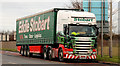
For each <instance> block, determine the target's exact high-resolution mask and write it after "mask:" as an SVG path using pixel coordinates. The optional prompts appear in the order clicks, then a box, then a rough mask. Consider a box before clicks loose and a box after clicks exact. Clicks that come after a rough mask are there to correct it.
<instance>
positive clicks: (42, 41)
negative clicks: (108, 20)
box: [16, 8, 98, 61]
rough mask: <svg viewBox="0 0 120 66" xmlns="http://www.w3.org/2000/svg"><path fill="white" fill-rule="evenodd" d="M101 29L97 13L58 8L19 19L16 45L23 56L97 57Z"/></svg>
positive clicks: (50, 57) (51, 57) (49, 57)
mask: <svg viewBox="0 0 120 66" xmlns="http://www.w3.org/2000/svg"><path fill="white" fill-rule="evenodd" d="M97 35H98V29H97V24H96V17H95V15H94V14H93V13H89V12H84V11H81V10H80V9H61V8H54V9H51V10H48V11H44V12H40V13H37V14H34V15H30V16H26V17H23V18H19V19H17V20H16V46H17V50H18V51H19V53H20V54H21V55H23V56H32V55H33V54H34V53H38V54H41V56H43V57H44V59H50V60H52V59H53V58H58V59H59V61H63V60H64V59H96V47H97Z"/></svg>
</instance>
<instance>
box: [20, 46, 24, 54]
mask: <svg viewBox="0 0 120 66" xmlns="http://www.w3.org/2000/svg"><path fill="white" fill-rule="evenodd" d="M20 53H21V55H22V56H24V47H23V46H21V49H20Z"/></svg>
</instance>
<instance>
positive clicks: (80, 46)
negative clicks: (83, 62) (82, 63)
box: [74, 41, 92, 55]
mask: <svg viewBox="0 0 120 66" xmlns="http://www.w3.org/2000/svg"><path fill="white" fill-rule="evenodd" d="M91 48H92V46H91V41H76V44H75V46H74V49H75V54H79V55H89V53H88V51H90V50H91Z"/></svg>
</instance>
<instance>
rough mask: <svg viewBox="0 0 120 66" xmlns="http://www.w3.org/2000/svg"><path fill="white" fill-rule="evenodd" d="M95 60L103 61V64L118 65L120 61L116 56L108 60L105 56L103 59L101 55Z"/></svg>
mask: <svg viewBox="0 0 120 66" xmlns="http://www.w3.org/2000/svg"><path fill="white" fill-rule="evenodd" d="M97 60H98V61H103V62H114V63H120V59H119V58H118V56H113V57H112V58H110V57H109V56H107V55H104V56H103V57H101V55H98V56H97Z"/></svg>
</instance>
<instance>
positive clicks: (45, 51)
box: [43, 48, 47, 59]
mask: <svg viewBox="0 0 120 66" xmlns="http://www.w3.org/2000/svg"><path fill="white" fill-rule="evenodd" d="M43 56H44V59H47V49H46V48H44V49H43Z"/></svg>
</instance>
